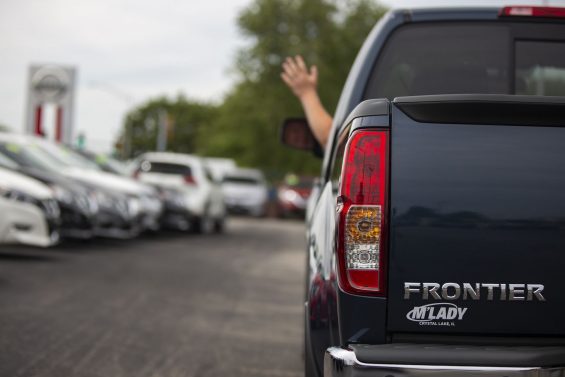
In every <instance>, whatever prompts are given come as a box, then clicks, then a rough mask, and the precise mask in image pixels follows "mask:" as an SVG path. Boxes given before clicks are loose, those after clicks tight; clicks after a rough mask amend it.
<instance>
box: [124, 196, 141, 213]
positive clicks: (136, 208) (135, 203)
mask: <svg viewBox="0 0 565 377" xmlns="http://www.w3.org/2000/svg"><path fill="white" fill-rule="evenodd" d="M127 203H128V214H129V215H130V217H136V216H137V215H139V212H140V211H141V201H140V200H139V199H138V198H136V197H130V198H129V199H128V201H127Z"/></svg>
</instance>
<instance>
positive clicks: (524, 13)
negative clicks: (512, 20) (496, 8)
mask: <svg viewBox="0 0 565 377" xmlns="http://www.w3.org/2000/svg"><path fill="white" fill-rule="evenodd" d="M500 16H501V17H504V16H517V17H548V18H565V8H557V7H539V6H538V7H535V6H533V7H532V6H510V7H504V8H502V9H501V10H500Z"/></svg>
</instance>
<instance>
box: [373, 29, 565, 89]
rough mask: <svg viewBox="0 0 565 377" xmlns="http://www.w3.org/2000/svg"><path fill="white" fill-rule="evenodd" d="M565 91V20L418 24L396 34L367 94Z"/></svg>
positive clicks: (389, 42) (387, 47)
mask: <svg viewBox="0 0 565 377" xmlns="http://www.w3.org/2000/svg"><path fill="white" fill-rule="evenodd" d="M464 93H467V94H469V93H480V94H530V95H557V96H564V95H565V24H562V25H556V24H542V23H538V24H527V23H507V22H500V21H499V22H464V23H461V22H459V23H453V22H452V23H448V22H443V23H425V24H412V25H407V26H403V27H401V28H399V29H397V30H396V31H395V32H393V34H392V35H391V36H390V38H389V40H388V41H387V43H386V45H385V47H384V49H383V51H382V52H381V54H380V57H379V59H378V60H377V62H376V64H375V66H374V68H373V72H372V74H371V77H370V79H369V82H368V85H367V87H366V89H365V98H389V99H393V98H395V97H400V96H414V95H426V94H464Z"/></svg>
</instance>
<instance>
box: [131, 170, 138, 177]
mask: <svg viewBox="0 0 565 377" xmlns="http://www.w3.org/2000/svg"><path fill="white" fill-rule="evenodd" d="M131 177H132V178H133V179H139V170H136V171H134V172H133V174H132V175H131Z"/></svg>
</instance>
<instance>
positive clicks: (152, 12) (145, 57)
mask: <svg viewBox="0 0 565 377" xmlns="http://www.w3.org/2000/svg"><path fill="white" fill-rule="evenodd" d="M250 3H251V0H212V1H200V0H198V1H197V0H184V1H176V0H159V1H155V0H152V1H149V0H112V1H109V0H107V1H104V0H47V1H45V0H1V1H0V59H1V60H0V68H1V69H0V124H4V125H7V126H9V127H11V128H12V129H13V130H14V131H23V123H24V119H25V114H24V110H25V100H26V82H27V70H28V66H29V65H30V64H32V63H59V64H64V65H72V66H75V67H76V68H77V69H78V82H77V93H76V105H75V106H76V107H75V116H74V120H75V134H76V133H77V132H78V131H83V132H84V133H85V134H86V136H87V146H88V147H90V148H93V149H95V150H97V151H109V150H110V148H111V144H112V142H113V141H114V140H115V138H116V135H117V134H118V132H119V129H120V127H121V124H122V121H123V117H124V115H125V113H126V112H127V110H128V109H130V108H131V107H132V106H134V105H135V104H138V103H141V102H143V101H144V100H147V99H148V98H151V97H156V96H159V95H168V96H175V95H176V94H178V93H181V92H182V93H184V94H186V95H187V96H188V97H190V98H195V99H203V100H212V101H217V100H220V99H221V98H222V95H223V93H225V91H226V90H227V89H228V88H229V87H230V85H231V84H232V79H233V75H231V74H230V73H229V68H230V67H231V65H232V63H233V61H234V56H235V52H236V50H237V49H238V48H239V47H241V46H243V45H245V40H244V39H243V38H242V37H241V35H239V34H238V31H237V28H236V25H235V22H236V17H237V14H238V13H239V11H240V10H241V9H242V8H244V7H246V6H247V5H248V4H250ZM383 3H384V4H386V5H388V6H393V7H411V6H412V7H413V6H419V7H420V6H434V5H504V4H509V3H510V4H512V5H514V4H533V5H535V4H542V3H543V1H542V0H530V1H527V0H508V1H499V0H488V1H483V0H467V1H460V0H450V1H447V0H387V1H383ZM546 3H547V4H550V5H561V6H565V0H559V1H556V0H553V1H547V2H546ZM52 115H53V112H52V109H48V110H47V114H46V117H47V118H48V119H47V126H48V127H50V126H52V124H53V121H52V120H50V119H52Z"/></svg>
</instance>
